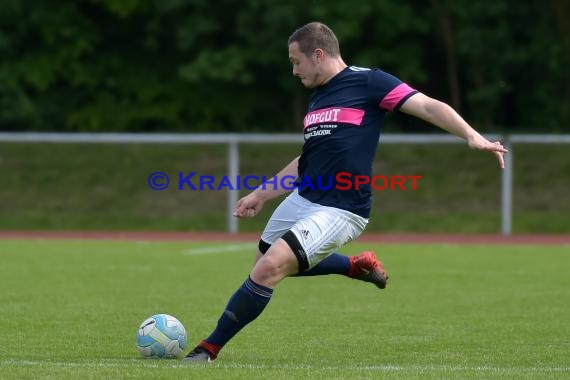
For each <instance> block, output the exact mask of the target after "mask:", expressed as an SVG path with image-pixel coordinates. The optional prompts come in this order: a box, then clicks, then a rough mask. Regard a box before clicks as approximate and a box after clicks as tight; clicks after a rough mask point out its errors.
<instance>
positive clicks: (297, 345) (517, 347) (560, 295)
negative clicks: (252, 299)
mask: <svg viewBox="0 0 570 380" xmlns="http://www.w3.org/2000/svg"><path fill="white" fill-rule="evenodd" d="M231 244H233V243H221V242H220V243H215V244H206V243H200V244H194V243H190V242H150V243H145V244H139V243H136V242H108V241H107V242H106V241H13V240H10V241H8V240H6V241H0V260H1V263H2V265H0V289H2V291H1V292H0V337H2V339H3V344H2V345H0V366H1V367H2V375H1V377H2V378H8V379H11V378H14V379H16V378H57V379H75V378H78V377H81V378H102V377H105V376H106V377H105V378H143V377H149V376H152V377H154V378H173V376H178V377H184V374H186V373H188V374H189V375H188V376H190V377H196V378H200V377H203V378H209V379H210V378H231V379H233V378H236V379H238V378H239V379H242V378H243V379H251V378H255V379H257V378H268V377H271V378H277V379H286V378H291V376H294V377H296V378H311V379H327V380H328V379H336V378H355V377H356V378H378V376H382V375H389V376H390V378H391V379H392V378H394V379H409V378H422V379H430V378H434V379H438V378H442V377H445V378H449V377H451V378H466V377H467V378H496V377H499V376H500V377H501V378H513V379H515V378H516V379H519V378H545V377H547V378H568V377H569V376H570V374H569V373H568V372H569V371H568V367H569V365H568V357H569V353H570V342H569V339H568V336H570V326H569V324H568V323H567V316H568V315H570V303H569V302H568V300H569V299H570V276H568V275H567V269H566V268H568V267H570V247H564V246H549V247H540V246H449V245H405V246H399V245H382V246H380V247H376V248H378V251H379V256H380V257H381V259H382V260H383V262H384V263H385V265H386V267H387V268H388V270H389V273H390V278H391V283H390V284H389V287H388V289H387V290H386V291H379V290H377V289H376V288H374V286H372V285H370V284H364V283H361V282H358V281H355V280H350V279H347V278H344V277H341V276H321V277H313V278H291V279H287V280H285V281H283V283H282V284H281V285H280V286H279V287H278V288H277V289H276V291H275V295H274V297H273V299H272V300H271V302H270V304H269V305H268V307H267V309H266V311H265V312H264V313H263V314H262V315H261V316H260V318H259V319H258V320H256V321H255V322H253V323H252V324H251V325H250V326H248V327H246V328H245V329H244V330H243V331H242V332H241V333H240V334H239V335H238V336H237V337H236V338H235V339H234V340H232V341H231V342H230V344H228V346H227V347H226V348H225V349H224V350H223V351H222V353H221V355H220V358H219V359H218V361H217V362H215V363H213V365H210V366H205V367H203V366H199V367H187V366H182V365H181V364H179V362H177V361H171V360H163V361H157V360H143V359H139V354H138V351H137V350H136V347H135V344H134V341H135V333H136V328H137V327H138V325H139V324H140V322H142V321H143V320H144V319H145V318H146V317H148V316H149V315H152V314H155V313H158V312H165V313H169V314H172V315H174V316H176V317H177V318H179V319H180V320H181V321H182V322H183V323H184V324H185V326H186V328H187V330H188V332H189V344H190V346H192V345H193V344H195V343H197V342H198V341H199V340H200V339H202V338H203V337H205V336H206V335H207V334H208V333H209V332H210V331H211V329H212V328H213V327H214V326H215V323H216V321H217V319H218V317H219V315H220V313H221V311H222V310H223V308H224V306H225V304H226V302H227V300H228V298H229V297H230V296H231V294H232V293H233V292H234V291H235V289H236V288H237V287H238V286H239V285H240V284H241V283H242V282H243V280H244V279H245V278H246V277H247V273H248V271H249V269H250V267H251V264H252V258H253V255H254V252H253V251H252V250H251V247H247V246H244V249H243V250H237V251H229V252H219V253H218V254H197V255H188V254H186V253H185V252H187V251H190V252H191V251H193V250H198V252H200V250H204V251H207V250H210V249H211V250H214V251H215V250H216V249H217V248H219V249H220V250H222V248H223V247H224V246H226V247H227V246H228V245H231ZM252 246H253V247H254V244H252ZM254 248H255V247H254ZM370 248H375V247H371V246H370V245H363V244H351V245H350V246H348V247H347V248H346V250H345V251H344V252H345V253H356V252H359V251H360V250H363V249H370Z"/></svg>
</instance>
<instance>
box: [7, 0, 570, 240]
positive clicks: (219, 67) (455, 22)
mask: <svg viewBox="0 0 570 380" xmlns="http://www.w3.org/2000/svg"><path fill="white" fill-rule="evenodd" d="M315 20H318V21H322V22H324V23H326V24H327V25H329V26H330V27H331V28H332V29H333V30H334V31H335V33H336V34H337V36H338V38H339V40H340V46H341V52H342V55H343V58H344V59H345V61H346V62H347V63H348V64H352V65H357V66H366V67H380V68H382V69H383V70H385V71H387V72H390V73H392V74H394V75H396V76H398V77H399V78H401V79H402V80H403V81H405V82H407V83H408V84H410V85H411V86H413V87H415V88H417V89H419V90H420V91H422V92H424V93H426V94H428V95H431V96H433V97H435V98H437V99H440V100H443V101H445V102H447V103H448V104H450V105H451V106H453V107H454V108H455V109H456V110H457V111H458V112H459V113H460V114H461V115H463V116H464V117H465V119H466V120H468V121H469V122H470V123H471V124H472V125H473V126H474V127H475V128H476V129H478V130H479V131H480V132H482V133H484V134H502V135H511V134H521V133H522V134H549V135H553V134H554V135H562V134H569V133H570V69H569V68H570V2H568V1H567V0H542V1H537V0H528V1H522V2H521V1H515V0H493V1H490V0H484V1H483V0H481V1H472V0H455V1H446V0H425V1H388V0H375V1H365V0H362V1H344V0H342V1H301V0H287V1H284V0H249V1H237V0H234V1H232V0H220V1H208V0H74V1H72V0H61V1H45V0H42V1H39V0H26V1H21V0H0V57H1V59H0V132H72V133H77V132H130V133H143V132H145V133H155V134H157V133H172V132H175V133H216V134H219V133H252V132H255V133H272V134H273V133H299V135H300V133H301V129H300V128H301V121H302V117H303V116H304V111H305V109H306V101H307V99H308V97H309V96H310V91H309V90H306V89H304V88H303V87H302V85H301V84H300V83H299V81H298V80H297V79H296V78H294V77H293V76H292V75H291V67H290V64H289V61H288V56H287V38H288V37H289V35H290V34H291V33H292V32H293V31H294V30H295V29H296V28H298V27H299V26H301V25H303V24H305V23H306V22H310V21H315ZM385 133H405V134H412V133H422V134H426V133H429V134H432V133H441V131H439V130H437V128H435V127H433V126H430V125H427V124H425V123H423V122H421V121H419V120H417V119H414V118H411V117H406V116H404V115H402V114H399V113H393V114H390V115H389V117H388V122H387V125H386V128H385ZM569 147H570V146H569V145H565V144H549V145H543V144H532V143H531V144H524V145H515V146H513V147H512V149H513V153H514V154H516V156H514V155H513V156H514V157H516V158H515V159H514V166H513V168H514V171H513V173H514V177H513V178H514V185H513V232H515V233H568V232H570V223H569V222H570V192H569V191H568V185H569V182H570V181H569V180H570V155H569V154H568V148H569ZM300 148H301V145H300V144H262V145H259V144H251V145H249V144H246V145H242V146H240V150H239V155H240V167H239V169H240V172H241V173H243V174H244V175H245V174H254V175H273V174H274V173H276V172H277V171H278V170H279V169H281V168H282V167H283V166H284V165H285V164H287V163H288V162H289V161H290V160H291V159H292V158H293V157H294V156H295V155H297V154H298V153H299V152H300ZM227 161H228V149H227V146H226V145H224V144H208V145H199V144H192V145H179V144H177V145H168V144H78V143H75V144H62V143H56V142H55V143H54V142H52V143H22V142H6V141H1V140H0V229H41V230H58V229H60V230H87V229H97V230H102V229H118V230H182V231H193V230H220V231H223V230H226V229H227V225H226V211H227V205H226V199H227V196H226V193H225V191H199V192H192V191H178V190H177V189H176V188H172V187H171V188H169V189H168V190H164V191H153V190H151V189H149V187H148V185H147V178H148V176H149V174H150V173H152V172H154V171H163V172H166V173H168V174H171V175H176V173H178V172H186V173H188V172H191V171H196V172H199V173H201V174H208V175H215V176H221V175H223V174H227V173H228V171H227V170H228V169H227V168H228V163H227ZM375 171H376V172H378V173H383V174H386V175H389V174H404V175H406V174H420V175H422V176H423V179H422V180H421V181H420V182H419V186H418V190H417V191H414V192H411V191H408V192H404V191H401V192H397V191H396V192H382V193H380V194H375V206H374V207H375V211H374V213H373V221H372V223H371V224H370V230H372V231H398V232H473V233H480V232H486V233H493V232H498V231H500V223H501V221H500V208H501V199H500V192H501V189H500V180H501V173H500V171H499V170H498V167H497V164H496V162H495V161H494V158H493V157H491V156H487V155H484V154H481V153H479V152H472V151H470V150H469V149H467V148H466V147H465V146H459V145H438V144H432V145H406V144H400V145H382V144H381V145H380V147H379V152H378V155H377V162H376V164H375ZM244 194H245V193H243V192H242V193H240V195H244ZM272 209H273V204H271V205H267V206H266V209H265V212H264V214H263V215H261V216H259V217H257V218H255V219H253V220H248V221H245V222H240V230H244V231H247V230H251V231H257V230H259V229H260V228H262V227H263V225H264V223H265V221H266V218H267V217H269V215H270V212H271V211H272Z"/></svg>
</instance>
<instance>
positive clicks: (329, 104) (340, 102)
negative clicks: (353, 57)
mask: <svg viewBox="0 0 570 380" xmlns="http://www.w3.org/2000/svg"><path fill="white" fill-rule="evenodd" d="M415 93H417V91H415V90H414V89H412V88H411V87H409V86H408V85H406V84H405V83H402V81H400V80H399V79H398V78H396V77H394V76H392V75H390V74H388V73H385V72H384V71H382V70H379V69H366V68H360V67H354V66H349V67H347V68H345V69H344V70H342V71H341V72H340V73H338V74H337V75H336V76H334V77H333V78H332V79H331V80H330V81H329V82H328V83H326V84H325V85H324V86H321V87H318V88H317V89H316V90H315V92H314V93H313V95H312V96H311V99H310V101H309V109H308V112H307V114H306V116H305V118H304V123H303V124H304V133H305V144H304V145H303V150H302V153H301V157H300V158H299V178H298V179H297V182H296V184H297V186H298V187H299V194H300V195H301V196H302V197H304V198H306V199H308V200H310V201H311V202H314V203H317V204H321V205H323V206H331V207H336V208H340V209H343V210H347V211H350V212H352V213H354V214H357V215H360V216H362V217H365V218H368V217H369V215H370V207H371V203H372V199H371V195H372V192H371V186H370V184H367V185H361V186H360V188H359V189H358V190H356V189H354V188H353V187H351V189H349V190H340V189H339V186H338V185H342V186H340V188H346V186H345V184H343V183H338V181H337V175H338V174H339V173H350V174H351V175H352V178H354V176H357V175H366V176H369V178H370V176H371V175H372V162H373V160H374V156H375V154H376V149H377V147H378V139H379V137H380V132H381V130H382V127H383V125H384V119H385V117H386V113H387V112H388V111H391V110H394V109H398V108H399V107H400V106H401V104H403V103H404V101H405V100H406V99H408V98H409V97H410V96H412V95H413V94H415ZM309 184H310V185H309ZM331 184H332V186H330V185H331ZM311 185H312V186H311Z"/></svg>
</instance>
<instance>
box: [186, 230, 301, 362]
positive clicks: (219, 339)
mask: <svg viewBox="0 0 570 380" xmlns="http://www.w3.org/2000/svg"><path fill="white" fill-rule="evenodd" d="M290 244H291V243H290V242H286V241H285V240H283V239H279V240H277V241H276V242H275V244H273V246H272V247H271V249H270V250H269V251H268V252H267V253H266V254H265V255H264V256H263V257H262V258H261V259H260V260H259V261H257V262H256V263H255V266H254V267H253V269H252V271H251V273H250V275H249V277H248V278H247V280H246V281H245V282H244V283H243V284H242V285H241V287H240V288H239V289H238V290H237V291H236V292H235V293H234V294H233V296H232V297H231V298H230V300H229V302H228V304H227V306H226V309H225V310H224V312H223V313H222V315H221V316H220V319H219V320H218V324H217V326H216V328H215V330H214V331H213V332H212V333H211V334H210V336H208V337H207V338H206V339H204V340H202V342H200V344H198V346H196V347H195V348H194V350H192V352H190V353H189V354H188V355H187V356H186V358H184V360H185V361H212V360H214V359H215V358H216V357H217V356H218V353H219V352H220V350H221V349H222V348H223V347H224V345H225V344H226V343H228V342H229V341H230V339H232V338H233V337H234V336H235V335H236V334H237V333H238V332H239V331H240V330H241V329H242V328H244V327H245V326H246V325H247V324H248V323H250V322H252V321H253V320H254V319H255V318H257V317H258V316H259V315H260V314H261V313H262V312H263V310H264V309H265V306H266V305H267V304H268V303H269V300H270V299H271V295H272V293H273V288H275V286H276V285H277V284H278V283H279V281H281V280H282V279H283V278H285V277H287V276H289V275H291V274H294V273H297V272H298V270H299V263H298V258H297V257H296V256H295V254H294V253H293V251H292V249H291V247H290Z"/></svg>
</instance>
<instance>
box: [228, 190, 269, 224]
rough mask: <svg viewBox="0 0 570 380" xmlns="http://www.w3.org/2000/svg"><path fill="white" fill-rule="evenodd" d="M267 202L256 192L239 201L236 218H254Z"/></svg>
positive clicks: (235, 209) (236, 206)
mask: <svg viewBox="0 0 570 380" xmlns="http://www.w3.org/2000/svg"><path fill="white" fill-rule="evenodd" d="M264 203H265V201H264V200H263V199H262V198H261V197H260V196H259V195H258V194H257V193H256V192H255V191H254V192H252V193H249V194H248V195H246V196H245V197H243V198H241V199H240V200H239V201H237V203H236V205H235V207H234V216H235V217H238V218H253V217H254V216H256V215H257V214H258V213H259V211H261V209H262V208H263V204H264Z"/></svg>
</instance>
